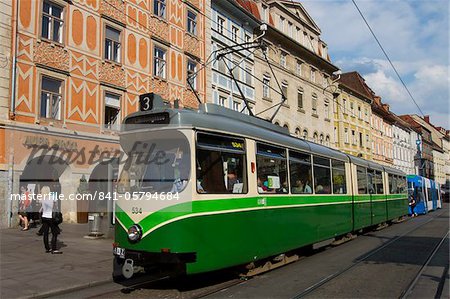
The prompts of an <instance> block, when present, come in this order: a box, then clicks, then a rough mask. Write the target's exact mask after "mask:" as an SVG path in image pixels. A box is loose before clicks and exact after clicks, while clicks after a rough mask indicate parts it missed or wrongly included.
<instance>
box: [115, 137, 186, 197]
mask: <svg viewBox="0 0 450 299" xmlns="http://www.w3.org/2000/svg"><path fill="white" fill-rule="evenodd" d="M180 135H181V134H180ZM177 137H178V138H169V139H167V138H164V139H150V140H148V141H136V142H134V144H133V146H132V149H133V150H132V151H131V152H130V153H129V155H128V159H127V160H126V161H125V164H124V167H123V170H122V173H121V175H120V179H119V182H118V188H117V192H118V193H125V192H150V193H161V192H172V193H176V192H181V191H183V190H184V188H185V187H186V185H187V183H188V181H189V177H190V150H189V142H188V140H187V139H186V138H185V137H184V136H177Z"/></svg>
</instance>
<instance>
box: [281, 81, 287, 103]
mask: <svg viewBox="0 0 450 299" xmlns="http://www.w3.org/2000/svg"><path fill="white" fill-rule="evenodd" d="M281 92H282V93H283V95H284V96H285V98H286V100H285V101H284V102H285V103H286V104H287V102H288V83H287V82H281ZM282 99H283V98H282Z"/></svg>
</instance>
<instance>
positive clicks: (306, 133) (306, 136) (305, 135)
mask: <svg viewBox="0 0 450 299" xmlns="http://www.w3.org/2000/svg"><path fill="white" fill-rule="evenodd" d="M303 139H308V130H306V129H303Z"/></svg>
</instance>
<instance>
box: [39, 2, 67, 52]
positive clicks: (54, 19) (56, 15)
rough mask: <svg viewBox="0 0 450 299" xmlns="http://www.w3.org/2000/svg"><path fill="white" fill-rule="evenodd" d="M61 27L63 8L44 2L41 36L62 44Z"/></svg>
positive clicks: (62, 23)
mask: <svg viewBox="0 0 450 299" xmlns="http://www.w3.org/2000/svg"><path fill="white" fill-rule="evenodd" d="M63 26H64V20H63V8H62V7H61V6H59V5H56V4H54V3H52V2H49V1H44V5H43V10H42V32H41V36H42V37H43V38H46V39H50V40H52V41H55V42H58V43H62V35H63Z"/></svg>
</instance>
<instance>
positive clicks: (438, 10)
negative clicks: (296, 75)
mask: <svg viewBox="0 0 450 299" xmlns="http://www.w3.org/2000/svg"><path fill="white" fill-rule="evenodd" d="M300 2H301V3H302V5H303V6H304V7H305V9H306V10H307V11H308V13H309V14H310V16H311V17H312V18H313V19H314V21H315V22H316V24H317V25H318V26H319V27H320V29H321V30H322V36H321V38H322V40H324V41H325V42H326V43H327V44H328V49H329V54H330V56H331V59H332V62H333V63H334V64H335V65H336V66H338V67H339V68H340V69H341V70H342V72H349V71H354V70H356V71H358V72H359V73H360V74H361V75H362V76H363V77H364V78H365V79H366V83H367V84H368V85H369V87H371V88H372V90H374V92H375V93H376V94H377V95H379V96H381V97H382V101H383V102H384V103H388V104H389V105H390V107H391V111H392V112H394V113H395V114H397V115H402V114H418V115H421V113H420V112H419V110H418V108H417V107H416V106H415V105H414V103H413V101H412V100H411V98H410V97H409V95H408V93H407V91H406V90H405V88H404V87H403V85H402V84H401V82H400V80H399V79H398V77H397V76H396V74H395V73H394V71H393V69H392V67H391V66H390V64H389V62H388V61H387V59H386V57H385V56H384V54H383V52H382V51H381V49H380V47H379V46H378V45H377V43H376V41H375V39H374V37H373V36H372V35H371V33H370V31H369V29H368V28H367V26H366V25H365V23H364V21H363V19H362V18H361V16H360V15H359V13H358V11H357V9H356V7H355V6H354V5H353V3H352V1H351V0H301V1H300ZM356 3H357V5H358V6H359V8H360V10H361V11H362V13H363V14H364V16H365V18H366V20H367V21H368V23H369V25H370V26H371V27H372V30H373V31H374V32H375V35H376V36H377V38H378V40H379V41H380V42H381V44H382V46H383V47H384V49H385V51H386V52H387V54H388V55H389V57H390V59H391V61H392V62H393V64H394V66H395V67H396V69H397V71H398V72H399V74H400V76H401V77H402V79H403V81H404V82H405V83H406V86H407V87H408V89H409V90H410V92H411V94H412V96H413V97H414V99H415V100H416V102H417V104H418V105H419V107H420V109H421V110H422V111H423V113H424V114H425V115H430V120H431V123H433V124H434V125H435V126H442V127H445V128H447V129H450V120H449V118H450V111H449V110H450V109H449V108H450V100H449V85H450V77H449V70H450V64H449V56H450V49H449V39H450V23H449V14H450V1H448V0H356Z"/></svg>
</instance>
